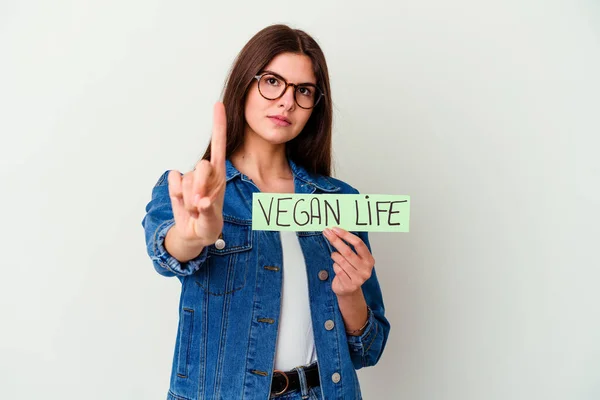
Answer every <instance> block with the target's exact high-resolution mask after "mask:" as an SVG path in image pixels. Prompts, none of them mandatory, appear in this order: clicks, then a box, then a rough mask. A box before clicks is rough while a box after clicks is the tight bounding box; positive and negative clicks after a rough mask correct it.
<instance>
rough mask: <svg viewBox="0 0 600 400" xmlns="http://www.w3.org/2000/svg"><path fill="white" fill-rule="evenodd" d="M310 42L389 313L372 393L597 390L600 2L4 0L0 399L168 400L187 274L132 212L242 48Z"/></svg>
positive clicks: (191, 131)
mask: <svg viewBox="0 0 600 400" xmlns="http://www.w3.org/2000/svg"><path fill="white" fill-rule="evenodd" d="M272 23H287V24H290V25H291V26H293V27H295V28H300V29H304V30H306V31H307V32H308V33H310V34H312V35H313V36H314V37H315V38H316V39H317V41H318V42H319V43H320V44H321V46H322V48H323V50H324V52H325V55H326V57H327V61H328V64H329V68H330V74H331V83H332V91H333V99H334V102H335V121H334V128H335V131H334V150H335V161H336V164H335V165H336V176H337V177H339V178H341V179H343V180H346V181H348V182H349V183H351V184H352V185H354V186H355V187H357V188H358V189H359V190H361V191H362V192H365V193H388V194H408V195H410V196H411V201H412V214H411V232H410V233H408V234H390V233H385V234H384V233H378V234H372V235H371V242H372V245H373V251H374V255H375V258H376V260H377V269H378V274H379V278H380V281H381V286H382V289H383V292H384V298H385V302H386V311H387V315H388V318H389V319H390V321H391V324H392V331H391V335H390V338H389V342H388V346H387V348H386V351H385V353H384V355H383V357H382V359H381V361H380V363H379V364H378V365H377V366H375V367H373V368H369V369H364V370H361V371H360V372H359V376H360V378H361V384H362V387H363V392H364V397H365V399H368V400H370V399H408V400H437V399H443V400H480V399H485V400H532V399H544V400H551V399H552V400H554V399H556V400H593V399H598V398H600V293H599V290H598V286H599V283H600V268H599V267H600V260H599V257H598V255H597V253H596V251H597V248H598V243H599V239H600V229H599V227H598V225H599V224H598V219H599V213H598V207H599V206H600V204H599V202H598V197H599V196H600V167H599V163H598V161H597V160H596V153H597V152H598V149H599V147H600V140H599V136H600V122H599V114H600V100H599V94H600V80H599V78H598V73H599V71H600V3H598V2H597V1H596V0H589V1H575V0H571V1H569V0H564V1H559V0H521V1H516V0H508V1H493V2H492V1H475V0H471V1H469V0H457V1H453V2H449V1H443V0H423V1H419V2H414V1H405V0H397V1H394V2H384V1H380V0H371V1H368V2H348V1H345V2H342V1H325V0H320V1H312V0H306V1H296V2H273V1H270V2H267V1H255V2H242V1H238V2H227V1H220V2H200V1H171V2H168V1H165V0H151V1H134V0H119V1H115V0H112V1H106V0H105V1H89V0H87V1H86V0H79V1H74V0H73V1H66V0H57V1H52V2H45V1H40V0H37V1H18V2H17V1H16V0H2V1H0V134H1V142H0V143H1V145H0V156H1V158H0V163H1V168H0V177H1V184H2V186H1V187H2V189H1V193H0V218H1V222H2V229H1V230H0V243H1V245H0V246H1V247H0V248H1V250H2V251H1V259H0V265H1V266H2V275H1V278H0V316H1V319H0V321H1V322H0V323H1V329H0V397H1V398H3V399H42V398H43V399H61V400H65V399H86V400H96V399H102V400H104V399H163V398H165V396H166V391H167V389H168V382H169V373H170V369H171V361H172V352H173V346H174V344H175V334H176V329H177V304H178V300H179V282H178V281H177V280H176V279H175V278H164V277H161V276H159V275H158V274H157V273H155V271H154V269H153V267H152V264H151V262H150V260H149V258H148V257H147V255H146V250H145V244H144V235H143V229H142V226H141V220H142V218H143V216H144V213H145V211H144V207H145V205H146V203H147V202H148V201H149V200H150V194H151V189H152V186H153V185H154V183H155V182H156V180H157V179H158V177H159V176H160V174H161V173H162V172H164V171H165V170H167V169H179V170H182V171H187V170H189V169H190V168H192V167H193V165H194V163H195V162H196V161H197V160H198V159H199V158H200V157H201V155H202V152H203V151H204V148H205V146H206V144H207V143H208V141H209V135H210V131H211V123H212V121H211V116H212V105H213V103H214V102H215V101H217V100H219V98H220V94H221V89H222V85H223V82H224V80H225V77H226V75H227V72H228V70H229V68H230V66H231V63H232V62H233V60H234V58H235V56H236V54H237V52H238V51H239V50H240V49H241V48H242V46H243V45H244V44H245V43H246V41H247V40H248V39H250V37H251V36H252V35H254V33H256V32H257V31H258V30H260V29H262V28H263V27H265V26H267V25H270V24H272Z"/></svg>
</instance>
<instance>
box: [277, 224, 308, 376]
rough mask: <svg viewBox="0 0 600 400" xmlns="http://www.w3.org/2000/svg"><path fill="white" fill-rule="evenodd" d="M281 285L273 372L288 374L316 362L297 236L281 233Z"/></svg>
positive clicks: (301, 256)
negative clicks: (279, 371) (298, 367)
mask: <svg viewBox="0 0 600 400" xmlns="http://www.w3.org/2000/svg"><path fill="white" fill-rule="evenodd" d="M281 247H282V250H283V268H282V271H283V285H282V288H281V290H282V292H281V314H280V318H279V331H278V334H277V349H276V352H275V369H279V370H282V371H287V370H291V369H293V368H294V367H297V366H299V365H308V364H311V363H312V362H314V361H316V360H317V353H316V350H315V339H314V336H313V329H312V320H311V316H310V304H309V298H308V279H307V276H306V263H305V261H304V254H303V253H302V248H301V247H300V242H299V241H298V237H297V236H296V232H287V231H282V232H281Z"/></svg>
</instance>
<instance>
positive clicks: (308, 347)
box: [142, 25, 390, 400]
mask: <svg viewBox="0 0 600 400" xmlns="http://www.w3.org/2000/svg"><path fill="white" fill-rule="evenodd" d="M213 118H214V120H213V132H212V139H211V143H210V145H209V146H208V148H207V150H206V152H205V154H204V157H203V159H202V160H201V161H200V162H199V163H198V164H197V165H196V167H195V168H194V170H193V171H189V172H187V173H185V174H183V175H182V174H181V173H180V172H178V171H167V172H165V173H164V174H163V175H162V176H161V177H160V178H159V180H158V182H157V183H156V185H155V187H154V189H153V190H152V199H151V201H150V202H149V204H148V205H147V207H146V212H147V214H146V216H145V217H144V220H143V222H142V225H143V226H144V229H145V234H146V244H147V250H148V254H149V255H150V258H151V259H152V261H153V264H154V267H155V269H156V270H157V271H158V273H160V274H161V275H164V276H177V277H178V278H179V279H180V281H181V284H182V288H181V298H180V305H179V327H178V332H177V340H176V344H175V354H174V358H173V367H172V374H171V384H170V390H169V393H168V397H167V398H168V399H169V400H195V399H235V400H237V399H248V400H251V399H261V400H265V399H269V398H278V399H282V400H283V399H327V400H329V399H340V400H348V399H360V398H361V393H360V386H359V382H358V379H357V375H356V371H355V370H356V369H359V368H362V367H366V366H371V365H374V364H375V363H377V361H378V360H379V358H380V357H381V354H382V352H383V350H384V347H385V344H386V341H387V337H388V333H389V330H390V325H389V323H388V321H387V319H386V317H385V315H384V304H383V299H382V294H381V291H380V287H379V283H378V281H377V276H376V274H375V269H374V263H375V261H374V259H373V256H372V255H371V250H370V245H369V241H368V237H367V234H366V233H365V232H359V233H351V232H347V231H345V230H343V229H340V228H336V227H334V228H333V229H325V230H324V231H323V232H272V231H253V230H252V228H251V224H252V194H253V193H255V192H278V193H316V194H324V195H327V194H328V193H337V194H356V193H358V191H357V190H356V189H354V188H353V187H352V186H350V185H348V184H347V183H345V182H342V181H340V180H338V179H334V178H332V177H330V171H331V125H332V101H331V90H330V87H329V76H328V72H327V65H326V62H325V57H324V55H323V53H322V51H321V49H320V47H319V46H318V44H317V43H316V42H315V40H314V39H313V38H311V37H310V36H309V35H307V34H306V33H305V32H303V31H300V30H294V29H291V28H289V27H287V26H285V25H273V26H270V27H267V28H265V29H263V30H262V31H260V32H258V33H257V34H256V35H255V36H254V37H253V38H252V39H251V40H250V41H249V42H248V43H247V44H246V45H245V47H244V48H243V49H242V50H241V52H240V53H239V55H238V57H237V59H236V60H235V62H234V65H233V68H232V70H231V73H230V76H229V78H228V81H227V83H226V85H225V91H224V96H223V103H217V104H216V105H215V108H214V117H213Z"/></svg>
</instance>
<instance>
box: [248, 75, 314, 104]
mask: <svg viewBox="0 0 600 400" xmlns="http://www.w3.org/2000/svg"><path fill="white" fill-rule="evenodd" d="M265 75H273V76H274V77H276V78H278V79H281V80H282V81H283V83H284V89H283V90H282V92H281V94H280V95H279V96H277V97H274V98H270V97H267V96H265V95H264V94H263V93H262V91H261V90H260V80H261V79H262V77H263V76H265ZM254 79H256V80H257V82H258V92H259V93H260V95H261V96H262V97H264V98H265V99H267V100H277V99H280V98H282V97H283V95H284V94H285V92H287V88H288V87H290V86H291V87H293V88H294V101H295V102H296V104H297V105H298V107H300V108H303V109H305V110H310V109H311V108H315V107H316V106H317V104H319V101H320V100H321V97H323V96H325V93H323V91H322V90H321V89H319V87H318V86H317V85H315V84H314V83H299V84H295V83H288V81H286V80H285V78H284V77H283V76H281V75H279V74H276V73H275V72H271V71H264V72H263V73H261V74H259V75H255V76H254ZM300 86H310V87H312V88H314V89H315V91H316V93H315V103H314V104H313V106H312V107H302V106H301V105H300V103H298V99H297V98H296V93H297V91H298V87H300Z"/></svg>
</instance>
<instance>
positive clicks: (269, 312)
mask: <svg viewBox="0 0 600 400" xmlns="http://www.w3.org/2000/svg"><path fill="white" fill-rule="evenodd" d="M289 163H290V167H291V169H292V172H293V176H294V189H295V192H296V193H308V194H310V193H319V194H327V193H338V194H340V193H343V194H348V193H352V194H356V193H358V191H357V190H356V189H354V188H353V187H351V186H350V185H348V184H346V183H344V182H342V181H340V180H338V179H334V178H331V177H325V176H315V175H312V174H309V173H308V172H307V171H306V170H305V169H304V168H302V167H301V166H300V165H296V164H295V163H294V162H293V161H292V160H289ZM167 175H168V171H167V172H165V173H164V174H163V175H162V176H161V177H160V178H159V180H158V182H157V183H156V185H155V187H154V189H153V190H152V199H151V201H150V202H149V203H148V205H147V206H146V215H145V217H144V219H143V221H142V225H143V227H144V230H145V236H146V246H147V251H148V255H149V256H150V259H151V260H152V262H153V264H154V268H155V269H156V271H157V272H158V273H159V274H161V275H164V276H177V277H178V278H179V280H180V281H181V285H182V286H181V297H180V302H179V327H178V330H177V338H176V342H175V352H174V357H173V366H172V372H171V381H170V390H169V392H168V395H167V399H168V400H196V399H198V400H199V399H235V400H238V399H247V400H254V399H260V400H266V399H268V398H269V393H270V387H271V378H272V371H273V366H274V360H275V348H276V339H277V327H278V321H279V313H280V303H281V285H282V273H283V270H282V268H285V266H283V265H282V249H281V241H280V235H279V232H274V231H253V230H252V193H254V192H259V189H258V187H257V186H255V185H254V183H252V180H251V179H250V178H248V177H247V176H245V175H244V174H242V173H241V172H240V171H238V170H237V169H236V168H235V167H234V166H233V164H232V163H231V162H230V161H229V160H227V161H226V180H227V184H226V189H225V200H224V204H223V220H224V223H223V232H222V233H223V236H222V238H223V240H224V241H225V247H224V248H222V249H217V248H216V247H215V246H214V245H211V246H207V247H205V248H204V249H203V250H202V252H201V253H200V254H199V255H198V256H197V257H196V258H194V259H193V260H190V261H188V262H183V263H181V262H179V261H178V260H177V259H175V258H174V257H173V256H171V255H170V254H169V253H168V252H167V251H166V249H165V247H164V240H165V236H166V234H167V231H168V230H169V228H171V227H172V226H173V224H174V220H173V212H172V209H171V201H170V198H169V192H168V181H167ZM354 233H355V234H358V235H359V236H360V238H361V239H362V240H363V241H364V242H365V244H366V245H367V247H368V248H369V250H370V249H371V247H370V244H369V240H368V236H367V233H366V232H359V233H357V232H354ZM297 237H298V240H299V242H300V247H301V248H302V252H303V254H304V259H305V263H306V271H307V275H308V290H309V302H310V311H311V318H312V324H313V331H314V341H315V347H316V352H317V360H318V362H319V375H320V380H321V389H320V390H321V391H322V395H323V398H324V399H327V400H333V399H339V400H349V399H361V398H362V396H361V392H360V386H359V382H358V378H357V375H356V371H355V370H356V369H360V368H362V367H367V366H371V365H375V363H377V361H378V360H379V358H380V357H381V354H382V352H383V350H384V347H385V344H386V341H387V337H388V333H389V330H390V324H389V322H388V321H387V319H386V317H385V315H384V304H383V298H382V294H381V291H380V287H379V283H378V281H377V275H376V273H375V269H373V271H372V275H371V277H370V278H369V279H368V280H367V281H366V282H365V283H364V284H363V286H362V290H363V293H364V296H365V299H366V302H367V306H368V309H369V314H368V315H369V317H368V322H367V326H366V328H365V330H364V332H363V333H362V335H361V336H351V335H348V334H347V333H346V331H345V328H344V322H343V319H342V315H341V313H340V310H339V307H338V303H337V298H336V295H335V293H334V292H333V291H332V289H331V281H332V279H333V277H334V276H335V273H334V272H333V260H332V259H331V258H330V255H331V253H332V252H333V251H335V249H334V248H333V247H332V246H331V245H330V244H329V242H328V241H327V239H326V238H325V237H324V236H323V234H322V232H320V231H319V232H297ZM324 271H325V272H324ZM332 322H333V323H332ZM332 326H333V327H332ZM317 389H318V388H317Z"/></svg>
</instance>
